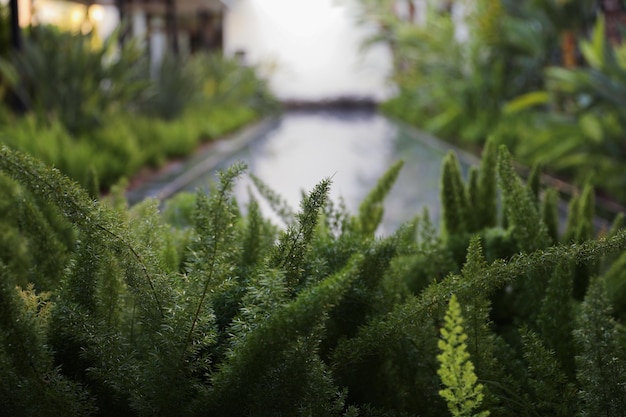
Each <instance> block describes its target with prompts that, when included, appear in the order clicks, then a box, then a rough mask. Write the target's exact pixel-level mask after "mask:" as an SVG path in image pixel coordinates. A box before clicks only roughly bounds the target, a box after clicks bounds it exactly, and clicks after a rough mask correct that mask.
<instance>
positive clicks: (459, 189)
mask: <svg viewBox="0 0 626 417" xmlns="http://www.w3.org/2000/svg"><path fill="white" fill-rule="evenodd" d="M441 203H442V206H441V208H442V212H443V214H442V219H443V230H444V231H445V233H446V235H447V236H449V237H452V236H456V235H461V234H463V233H464V232H466V231H467V228H468V225H467V220H468V218H469V216H468V199H467V192H466V189H465V185H464V183H463V177H462V176H461V168H460V166H459V161H458V159H457V157H456V155H455V154H454V153H452V152H450V153H448V154H447V155H446V157H445V158H444V160H443V173H442V176H441Z"/></svg>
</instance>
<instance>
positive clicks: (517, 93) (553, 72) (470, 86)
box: [360, 0, 626, 203]
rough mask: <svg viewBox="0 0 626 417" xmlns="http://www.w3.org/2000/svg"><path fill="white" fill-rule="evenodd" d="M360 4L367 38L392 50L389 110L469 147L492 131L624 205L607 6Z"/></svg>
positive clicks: (619, 100)
mask: <svg viewBox="0 0 626 417" xmlns="http://www.w3.org/2000/svg"><path fill="white" fill-rule="evenodd" d="M360 2H361V4H362V6H363V7H362V15H361V16H360V19H361V20H362V21H368V22H370V23H371V22H374V23H376V24H377V26H378V31H377V33H376V35H375V36H374V37H372V39H371V40H370V42H371V43H374V42H385V43H386V44H388V45H389V46H390V47H391V49H392V50H393V54H394V64H395V66H394V74H393V82H394V83H395V85H396V86H397V94H396V95H395V96H394V97H393V98H391V99H390V100H388V101H387V102H385V103H383V105H382V109H383V110H384V111H385V112H386V113H388V114H390V115H392V116H394V117H398V118H400V119H402V120H405V121H408V122H409V123H411V124H413V125H416V126H418V127H420V128H423V129H425V130H428V131H430V132H432V133H434V134H436V135H437V136H439V137H441V138H443V139H447V140H451V141H454V142H456V143H457V144H460V145H463V146H465V147H467V148H470V149H474V150H477V148H480V147H482V145H483V143H484V142H485V140H486V139H487V137H489V136H491V135H493V136H495V137H496V138H497V140H498V141H500V142H501V143H505V144H507V145H508V146H509V147H510V148H511V149H512V150H513V151H514V152H515V155H516V158H517V159H518V160H520V161H521V162H523V163H525V164H527V165H533V164H535V163H538V162H541V163H543V164H544V166H545V167H546V171H547V172H548V173H550V174H553V175H557V176H559V177H562V178H565V179H567V180H568V181H572V182H575V183H578V184H582V183H584V182H585V181H588V180H591V181H592V182H593V183H594V185H595V186H596V188H598V189H599V190H600V192H602V193H604V194H605V195H607V196H610V198H612V199H617V200H619V201H620V202H621V203H624V202H626V193H625V192H624V189H625V187H624V185H626V184H625V181H626V178H625V175H624V171H623V169H620V165H621V164H623V163H624V159H625V158H626V152H625V142H624V133H623V132H624V128H625V127H626V125H625V124H624V110H623V109H624V106H623V104H624V103H623V98H624V96H625V94H624V91H623V89H624V58H623V57H624V55H625V52H624V47H623V46H619V45H617V44H614V43H615V42H609V40H608V37H607V30H606V29H607V28H606V27H605V24H604V21H603V20H602V15H603V14H602V7H603V5H602V3H603V2H600V1H595V0H583V1H570V0H567V1H557V0H526V1H510V0H476V1H471V2H470V1H456V2H448V3H446V2H435V1H427V2H424V3H426V4H427V7H426V8H425V9H423V10H421V13H422V15H420V16H417V15H415V10H413V13H409V14H406V13H405V14H404V15H403V14H401V13H398V12H397V9H394V8H393V7H390V4H391V3H389V2H386V0H361V1H360ZM406 3H407V4H409V5H413V6H412V7H414V5H415V3H417V2H411V1H407V2H406ZM444 3H445V4H444ZM442 4H443V5H445V6H447V7H442ZM620 7H622V6H620ZM594 28H595V29H594ZM618 29H619V28H618ZM592 174H593V175H592Z"/></svg>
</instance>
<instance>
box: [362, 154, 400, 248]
mask: <svg viewBox="0 0 626 417" xmlns="http://www.w3.org/2000/svg"><path fill="white" fill-rule="evenodd" d="M403 165H404V161H397V162H396V163H394V164H393V165H392V166H391V167H390V168H389V169H388V170H387V172H385V174H384V175H383V176H382V177H381V178H380V179H379V180H378V182H377V183H376V186H375V187H374V188H373V189H372V190H371V191H370V192H369V193H368V194H367V196H366V197H365V199H364V200H363V201H362V202H361V205H360V206H359V215H358V217H357V219H356V222H357V224H358V226H357V227H358V228H359V230H360V231H361V233H363V234H364V235H365V236H372V235H373V234H374V233H375V232H376V229H377V228H378V225H379V224H380V221H381V220H382V218H383V212H384V206H383V200H384V199H385V197H386V196H387V194H389V191H391V187H392V186H393V184H394V183H395V181H396V178H397V177H398V174H399V173H400V170H401V169H402V166H403Z"/></svg>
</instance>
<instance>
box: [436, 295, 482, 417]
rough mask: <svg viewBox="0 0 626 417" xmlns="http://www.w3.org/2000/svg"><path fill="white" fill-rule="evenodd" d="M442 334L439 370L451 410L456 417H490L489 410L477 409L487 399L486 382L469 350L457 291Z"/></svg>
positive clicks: (451, 299)
mask: <svg viewBox="0 0 626 417" xmlns="http://www.w3.org/2000/svg"><path fill="white" fill-rule="evenodd" d="M441 337H442V340H440V341H439V349H441V354H439V355H438V356H437V360H438V361H439V363H440V364H441V365H440V368H439V370H438V371H437V373H438V374H439V376H440V377H441V381H442V382H443V384H444V386H445V388H444V389H442V390H441V391H439V394H440V395H441V396H442V397H443V398H444V399H445V400H446V402H447V404H448V409H449V410H450V413H451V414H452V415H453V416H455V417H461V416H478V417H486V416H488V415H489V411H482V412H478V411H476V409H478V408H479V407H480V405H481V403H482V401H483V397H484V395H483V393H482V391H483V385H482V384H480V383H478V377H477V376H476V374H475V373H474V365H473V364H472V361H471V360H470V356H469V354H468V353H467V345H466V343H465V341H466V340H467V335H466V334H465V332H464V329H463V317H462V316H461V306H460V305H459V303H458V301H457V299H456V296H455V295H454V294H453V295H452V297H450V302H449V305H448V310H447V312H446V316H445V325H444V327H442V328H441Z"/></svg>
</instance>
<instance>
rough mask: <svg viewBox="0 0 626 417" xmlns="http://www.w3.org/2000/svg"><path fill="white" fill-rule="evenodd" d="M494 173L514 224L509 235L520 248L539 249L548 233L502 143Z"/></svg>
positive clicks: (548, 240)
mask: <svg viewBox="0 0 626 417" xmlns="http://www.w3.org/2000/svg"><path fill="white" fill-rule="evenodd" d="M498 175H499V178H500V184H501V187H502V193H503V198H504V203H503V204H504V207H505V210H506V212H507V219H508V220H509V222H510V225H511V226H512V227H514V229H513V236H514V237H515V240H516V241H517V243H518V244H519V246H520V249H521V250H522V251H523V252H532V251H533V250H535V249H543V248H545V247H547V246H549V244H550V237H549V236H548V231H547V229H546V226H545V224H544V223H543V221H542V220H541V217H540V216H539V213H538V211H537V207H536V205H535V204H534V202H533V201H532V200H531V197H530V194H529V193H528V191H527V188H526V187H525V186H524V185H523V184H522V182H521V180H520V178H519V176H518V175H517V174H516V173H515V170H514V169H513V163H512V161H511V155H510V154H509V151H508V150H507V149H506V147H504V146H502V147H501V148H500V152H499V158H498Z"/></svg>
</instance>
